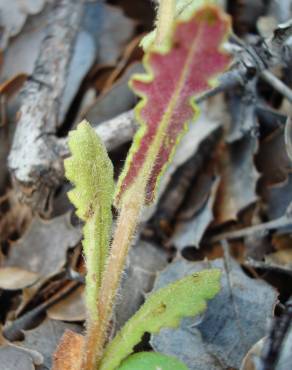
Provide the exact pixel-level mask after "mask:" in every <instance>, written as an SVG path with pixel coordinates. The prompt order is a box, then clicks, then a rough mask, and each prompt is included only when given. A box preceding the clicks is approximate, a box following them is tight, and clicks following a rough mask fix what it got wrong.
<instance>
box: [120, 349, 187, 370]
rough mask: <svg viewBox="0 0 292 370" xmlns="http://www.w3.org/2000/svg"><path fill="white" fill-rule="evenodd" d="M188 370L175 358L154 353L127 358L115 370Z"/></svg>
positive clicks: (137, 354)
mask: <svg viewBox="0 0 292 370" xmlns="http://www.w3.org/2000/svg"><path fill="white" fill-rule="evenodd" d="M138 369H139V370H157V369H159V370H188V368H187V367H186V365H185V364H183V363H182V362H180V361H179V360H177V359H176V358H175V357H171V356H166V355H163V354H162V353H156V352H140V353H135V354H134V355H131V356H129V357H127V358H126V359H125V360H124V361H123V363H122V364H121V366H120V367H119V368H118V369H117V370H138Z"/></svg>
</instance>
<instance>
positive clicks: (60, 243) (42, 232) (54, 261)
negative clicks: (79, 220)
mask: <svg viewBox="0 0 292 370" xmlns="http://www.w3.org/2000/svg"><path fill="white" fill-rule="evenodd" d="M69 218H70V217H69V214H65V215H63V216H59V217H56V218H53V219H52V220H49V221H43V220H41V219H40V218H35V219H34V220H33V222H32V224H31V225H30V228H29V229H28V230H27V231H26V233H25V234H24V236H23V237H22V238H21V239H20V240H19V241H18V242H16V243H15V244H14V245H13V246H12V248H11V252H10V254H9V256H8V258H7V260H6V262H5V266H6V267H20V268H22V269H25V270H28V271H31V272H35V273H38V274H39V275H41V276H42V277H45V278H48V277H50V276H53V275H54V274H56V273H58V272H59V271H60V270H61V268H62V267H63V266H64V264H65V263H66V255H67V251H68V249H69V248H72V247H74V246H75V245H76V244H77V243H78V241H79V240H80V238H81V234H80V230H78V229H77V228H74V227H73V226H72V225H71V223H70V219H69Z"/></svg>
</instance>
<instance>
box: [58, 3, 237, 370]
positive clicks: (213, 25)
mask: <svg viewBox="0 0 292 370" xmlns="http://www.w3.org/2000/svg"><path fill="white" fill-rule="evenodd" d="M185 2H186V1H181V2H179V3H180V5H181V3H185ZM202 2H203V1H200V3H202ZM189 3H190V2H189ZM204 3H208V4H205V5H203V6H202V7H200V8H199V9H194V8H196V7H194V6H192V7H191V8H190V9H186V10H185V11H181V12H180V14H181V16H178V17H175V14H176V10H177V9H176V6H175V5H176V4H175V1H174V0H164V1H163V0H161V1H160V7H159V8H158V20H157V30H156V31H155V33H154V34H152V35H150V39H149V38H148V40H146V41H147V42H146V44H147V45H146V44H145V45H146V46H145V45H144V49H146V51H145V56H144V58H143V64H144V67H145V70H146V73H145V74H142V75H134V76H133V78H132V79H131V81H130V86H131V88H132V89H133V91H134V92H135V93H136V94H137V95H138V96H139V97H141V100H140V102H139V103H138V105H137V106H136V109H135V112H136V119H137V121H138V122H139V123H140V128H139V130H138V131H137V133H136V135H135V137H134V140H133V144H132V146H131V148H130V151H129V154H128V156H127V159H126V163H125V167H124V169H123V171H122V173H121V175H120V177H119V179H118V182H117V186H116V187H115V185H114V181H113V167H112V163H111V161H110V159H109V158H108V155H107V152H106V149H105V147H104V145H103V143H102V142H101V140H100V139H99V138H98V137H97V135H96V134H95V132H94V130H93V129H92V128H91V126H90V125H89V123H87V122H85V121H83V122H81V123H80V124H79V126H78V127H77V129H76V130H74V131H72V132H71V133H70V135H69V147H70V151H71V154H72V156H71V157H70V158H68V159H66V160H65V172H66V177H67V178H68V179H69V180H70V181H71V182H72V183H73V184H74V185H75V188H74V189H73V190H71V191H70V192H69V198H70V200H71V202H72V203H73V204H74V205H75V207H76V209H77V211H76V213H77V215H78V216H79V217H80V218H81V219H82V220H83V221H84V228H83V233H84V239H83V248H84V256H85V261H86V268H87V274H86V286H85V295H86V306H87V322H86V334H85V337H84V339H82V345H81V347H82V350H81V356H80V359H78V361H76V360H74V364H72V366H71V368H72V369H76V370H77V369H78V370H81V369H82V370H98V369H99V370H113V369H119V370H131V369H132V370H134V369H135V370H139V369H141V370H142V369H147V370H151V369H153V370H154V369H157V368H159V369H164V370H166V369H167V370H171V369H175V370H182V369H187V367H186V366H185V365H184V364H183V363H181V362H180V361H178V360H177V359H175V358H172V357H169V356H166V355H163V354H158V353H154V352H148V353H144V352H142V353H138V354H134V355H133V354H132V352H133V347H134V346H135V345H136V344H137V343H139V341H140V339H141V337H142V335H143V333H144V332H149V333H157V332H158V331H159V330H160V329H161V328H162V327H170V328H174V327H177V326H178V325H179V322H180V320H181V319H182V318H183V317H186V316H194V315H197V314H199V313H201V312H202V311H203V310H204V309H205V308H206V300H209V299H211V298H213V297H214V295H215V294H217V292H218V291H219V289H220V284H219V279H220V271H219V270H216V269H212V270H204V271H201V272H199V273H196V274H194V275H191V276H186V277H185V278H183V279H181V280H178V281H176V282H174V283H172V284H170V285H168V286H166V287H165V288H162V289H160V290H158V291H156V292H155V293H152V294H151V295H150V296H149V297H148V298H147V299H146V302H145V303H144V305H143V306H142V307H141V308H140V309H139V310H138V312H137V313H136V314H135V315H134V316H133V317H132V318H131V319H130V320H129V321H128V322H127V323H126V324H125V325H124V327H123V328H122V329H121V330H120V331H119V332H118V333H117V334H116V336H115V337H114V338H113V339H112V340H111V341H109V342H108V333H109V327H110V320H111V317H112V312H113V307H114V303H115V297H116V295H117V291H118V289H119V284H120V278H121V274H122V272H123V269H124V265H125V259H126V256H127V254H128V250H129V247H130V245H131V240H132V238H133V234H134V233H135V230H136V227H137V225H138V223H139V218H140V214H141V211H142V209H143V207H146V206H147V205H149V204H151V203H152V202H153V201H154V199H155V195H156V193H157V188H158V185H159V180H160V178H161V176H162V174H163V173H164V171H165V169H166V167H167V165H168V163H169V161H171V158H172V157H173V155H174V152H175V148H176V146H177V143H178V142H179V141H180V139H181V137H182V136H183V135H184V133H185V132H186V130H187V128H188V125H189V123H190V122H191V121H194V120H195V118H196V117H197V115H198V114H199V109H198V107H197V106H196V105H195V102H194V98H195V97H197V96H199V95H200V94H202V93H203V92H205V91H206V90H207V89H209V88H210V86H211V83H212V82H210V81H214V78H216V76H217V75H218V74H219V73H221V72H222V71H224V70H225V69H226V68H227V66H228V64H229V62H230V58H229V56H228V55H227V54H226V53H224V52H223V51H222V50H221V46H222V42H223V41H224V39H225V38H226V37H227V36H228V33H229V29H230V22H229V18H228V16H227V15H225V14H224V13H223V11H222V10H221V9H220V8H219V7H217V6H215V5H213V4H212V5H210V1H206V0H205V1H204ZM151 38H152V39H151ZM112 205H114V206H115V207H116V209H117V210H118V219H117V223H116V226H115V230H114V233H113V238H112V241H111V230H112V213H111V207H112ZM82 338H83V337H82ZM79 362H80V363H79ZM64 368H65V367H64ZM69 368H70V367H68V369H69Z"/></svg>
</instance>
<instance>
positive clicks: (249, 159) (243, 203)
mask: <svg viewBox="0 0 292 370" xmlns="http://www.w3.org/2000/svg"><path fill="white" fill-rule="evenodd" d="M256 150H257V139H256V138H255V137H252V136H248V137H246V138H244V139H241V140H240V141H237V142H234V143H233V144H230V145H229V146H227V147H226V151H225V153H224V154H223V155H222V163H221V166H222V173H221V176H222V179H221V183H220V185H219V190H218V199H217V202H216V206H215V208H216V223H217V224H221V223H224V222H228V221H233V220H237V217H238V214H239V212H240V211H242V210H243V209H245V208H246V207H248V206H250V205H251V204H252V203H254V202H255V201H256V200H257V195H256V184H257V181H258V178H259V173H258V172H257V170H256V168H255V165H254V155H255V153H256Z"/></svg>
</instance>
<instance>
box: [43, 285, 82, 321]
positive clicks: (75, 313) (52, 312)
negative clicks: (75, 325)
mask: <svg viewBox="0 0 292 370" xmlns="http://www.w3.org/2000/svg"><path fill="white" fill-rule="evenodd" d="M47 314H48V317H49V318H50V319H53V320H64V321H83V320H85V318H86V308H85V302H84V286H81V287H79V288H78V289H76V290H74V291H73V292H72V293H71V294H69V295H68V296H67V297H65V298H63V299H62V300H61V301H60V302H58V303H56V304H55V305H53V306H51V307H50V308H49V309H48V310H47Z"/></svg>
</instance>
